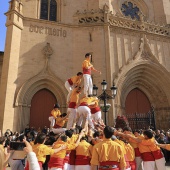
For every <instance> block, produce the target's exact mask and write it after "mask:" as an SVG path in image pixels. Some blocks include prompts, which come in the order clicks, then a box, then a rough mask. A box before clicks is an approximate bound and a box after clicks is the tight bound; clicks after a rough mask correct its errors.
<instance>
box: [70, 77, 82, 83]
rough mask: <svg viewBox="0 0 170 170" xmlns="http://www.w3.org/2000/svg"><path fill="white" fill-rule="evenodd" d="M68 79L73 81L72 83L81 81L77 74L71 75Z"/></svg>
mask: <svg viewBox="0 0 170 170" xmlns="http://www.w3.org/2000/svg"><path fill="white" fill-rule="evenodd" d="M70 79H71V81H72V82H73V84H76V85H80V83H81V79H80V78H79V76H73V77H71V78H70Z"/></svg>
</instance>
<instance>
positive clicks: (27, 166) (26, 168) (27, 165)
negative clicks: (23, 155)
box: [24, 161, 43, 170]
mask: <svg viewBox="0 0 170 170" xmlns="http://www.w3.org/2000/svg"><path fill="white" fill-rule="evenodd" d="M38 164H39V166H40V169H42V164H43V162H40V161H38ZM24 170H29V162H28V161H27V164H26V167H25V168H24Z"/></svg>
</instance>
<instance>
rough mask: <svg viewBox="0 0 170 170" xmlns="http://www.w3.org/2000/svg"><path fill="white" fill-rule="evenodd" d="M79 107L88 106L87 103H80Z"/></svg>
mask: <svg viewBox="0 0 170 170" xmlns="http://www.w3.org/2000/svg"><path fill="white" fill-rule="evenodd" d="M79 106H88V104H87V103H86V102H83V103H80V105H79Z"/></svg>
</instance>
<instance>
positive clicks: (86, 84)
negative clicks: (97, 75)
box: [83, 74, 93, 96]
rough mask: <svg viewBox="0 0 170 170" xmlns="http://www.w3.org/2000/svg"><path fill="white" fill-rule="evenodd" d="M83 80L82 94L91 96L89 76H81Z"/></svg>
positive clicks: (91, 87)
mask: <svg viewBox="0 0 170 170" xmlns="http://www.w3.org/2000/svg"><path fill="white" fill-rule="evenodd" d="M83 78H84V94H85V95H86V96H88V94H93V83H92V79H91V75H90V74H83Z"/></svg>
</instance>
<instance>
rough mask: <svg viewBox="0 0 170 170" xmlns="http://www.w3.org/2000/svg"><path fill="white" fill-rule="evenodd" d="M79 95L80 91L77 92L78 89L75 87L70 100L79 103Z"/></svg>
mask: <svg viewBox="0 0 170 170" xmlns="http://www.w3.org/2000/svg"><path fill="white" fill-rule="evenodd" d="M79 95H80V93H79V92H78V93H77V89H74V90H73V91H72V93H71V96H70V102H75V103H76V104H77V103H78V102H79Z"/></svg>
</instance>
